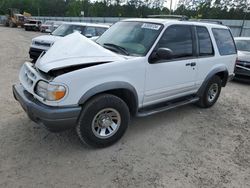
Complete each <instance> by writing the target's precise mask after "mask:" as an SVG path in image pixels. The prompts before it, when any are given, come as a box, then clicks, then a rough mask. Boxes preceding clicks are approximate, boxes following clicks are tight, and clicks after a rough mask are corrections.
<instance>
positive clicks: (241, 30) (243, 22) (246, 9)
mask: <svg viewBox="0 0 250 188" xmlns="http://www.w3.org/2000/svg"><path fill="white" fill-rule="evenodd" d="M245 2H246V8H245V9H244V17H243V21H242V26H241V29H240V37H241V36H242V32H243V30H244V26H245V21H246V17H247V13H249V12H250V7H248V1H247V0H246V1H245Z"/></svg>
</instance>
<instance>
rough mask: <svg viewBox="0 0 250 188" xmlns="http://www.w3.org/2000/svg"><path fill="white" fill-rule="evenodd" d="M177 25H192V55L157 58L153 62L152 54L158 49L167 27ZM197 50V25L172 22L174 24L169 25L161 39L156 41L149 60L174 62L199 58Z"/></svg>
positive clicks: (156, 62) (150, 61)
mask: <svg viewBox="0 0 250 188" xmlns="http://www.w3.org/2000/svg"><path fill="white" fill-rule="evenodd" d="M175 26H188V27H190V29H191V36H192V53H193V54H192V56H190V57H181V58H173V59H161V60H157V61H154V62H152V60H151V56H152V55H153V54H154V53H155V52H156V50H157V49H158V44H159V42H160V41H161V39H162V38H163V36H164V34H165V33H166V31H167V29H169V28H171V27H175ZM197 51H198V47H197V36H196V31H195V26H194V25H191V24H172V25H169V26H168V27H166V28H165V29H164V30H163V31H162V34H161V36H160V39H159V40H158V41H157V43H156V45H155V47H154V49H153V51H152V52H151V54H150V55H149V58H148V62H149V63H150V64H158V63H168V62H174V61H183V60H191V59H197Z"/></svg>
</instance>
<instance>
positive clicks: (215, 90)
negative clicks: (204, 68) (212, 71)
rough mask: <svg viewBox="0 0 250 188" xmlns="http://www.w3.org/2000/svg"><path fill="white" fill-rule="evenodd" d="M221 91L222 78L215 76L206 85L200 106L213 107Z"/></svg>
mask: <svg viewBox="0 0 250 188" xmlns="http://www.w3.org/2000/svg"><path fill="white" fill-rule="evenodd" d="M220 92H221V79H220V77H219V76H214V77H213V78H212V79H211V80H209V82H208V83H207V85H206V88H205V90H204V92H203V94H202V96H201V98H200V100H199V101H198V103H197V104H198V106H200V107H202V108H210V107H212V106H213V105H214V104H215V103H216V101H217V100H218V98H219V96H220Z"/></svg>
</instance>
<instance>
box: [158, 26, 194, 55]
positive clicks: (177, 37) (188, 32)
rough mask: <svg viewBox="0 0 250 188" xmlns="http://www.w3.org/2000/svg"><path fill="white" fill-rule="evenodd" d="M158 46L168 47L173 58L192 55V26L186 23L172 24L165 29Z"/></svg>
mask: <svg viewBox="0 0 250 188" xmlns="http://www.w3.org/2000/svg"><path fill="white" fill-rule="evenodd" d="M158 47H159V48H169V49H170V50H172V51H173V54H174V58H175V59H178V58H187V57H192V56H193V40H192V28H191V26H188V25H173V26H170V27H168V28H167V29H166V31H165V32H164V34H163V36H162V38H161V39H160V41H159V44H158Z"/></svg>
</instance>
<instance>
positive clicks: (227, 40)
mask: <svg viewBox="0 0 250 188" xmlns="http://www.w3.org/2000/svg"><path fill="white" fill-rule="evenodd" d="M212 31H213V34H214V38H215V41H216V44H217V47H218V50H219V53H220V55H223V56H224V55H232V54H236V53H237V50H236V46H235V43H234V40H233V36H232V34H231V32H230V31H229V30H228V29H215V28H214V29H212Z"/></svg>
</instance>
